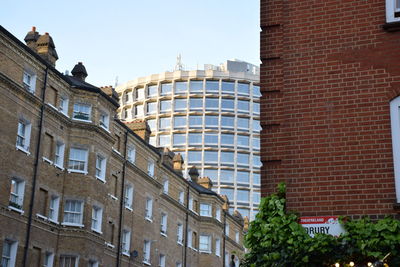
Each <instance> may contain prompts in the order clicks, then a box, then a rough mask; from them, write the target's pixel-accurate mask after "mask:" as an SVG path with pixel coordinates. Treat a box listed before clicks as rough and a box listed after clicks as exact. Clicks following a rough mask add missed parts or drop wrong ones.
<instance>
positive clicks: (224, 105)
mask: <svg viewBox="0 0 400 267" xmlns="http://www.w3.org/2000/svg"><path fill="white" fill-rule="evenodd" d="M234 109H235V101H234V100H233V99H226V98H222V99H221V110H222V111H233V110H234Z"/></svg>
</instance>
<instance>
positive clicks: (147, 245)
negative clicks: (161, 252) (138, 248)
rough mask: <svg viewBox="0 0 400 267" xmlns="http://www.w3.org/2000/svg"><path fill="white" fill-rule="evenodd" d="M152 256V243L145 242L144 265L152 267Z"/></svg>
mask: <svg viewBox="0 0 400 267" xmlns="http://www.w3.org/2000/svg"><path fill="white" fill-rule="evenodd" d="M150 256H151V241H150V240H145V241H144V245H143V263H144V264H146V265H150V264H151V263H150Z"/></svg>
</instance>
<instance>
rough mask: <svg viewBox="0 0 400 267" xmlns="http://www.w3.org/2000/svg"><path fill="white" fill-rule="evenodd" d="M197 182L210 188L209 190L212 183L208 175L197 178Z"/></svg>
mask: <svg viewBox="0 0 400 267" xmlns="http://www.w3.org/2000/svg"><path fill="white" fill-rule="evenodd" d="M197 183H198V184H199V185H201V186H202V187H204V188H207V189H210V190H211V188H212V186H213V183H212V181H211V179H210V178H208V177H201V178H199V179H198V180H197Z"/></svg>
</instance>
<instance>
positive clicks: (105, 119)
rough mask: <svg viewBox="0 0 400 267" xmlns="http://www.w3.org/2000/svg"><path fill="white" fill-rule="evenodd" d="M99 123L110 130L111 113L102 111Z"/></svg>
mask: <svg viewBox="0 0 400 267" xmlns="http://www.w3.org/2000/svg"><path fill="white" fill-rule="evenodd" d="M99 125H100V127H101V128H103V129H104V130H106V131H109V128H110V114H109V113H108V112H105V111H100V116H99Z"/></svg>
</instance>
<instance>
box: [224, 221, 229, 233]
mask: <svg viewBox="0 0 400 267" xmlns="http://www.w3.org/2000/svg"><path fill="white" fill-rule="evenodd" d="M224 233H225V235H226V236H229V223H225V231H224Z"/></svg>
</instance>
